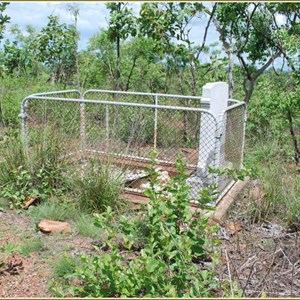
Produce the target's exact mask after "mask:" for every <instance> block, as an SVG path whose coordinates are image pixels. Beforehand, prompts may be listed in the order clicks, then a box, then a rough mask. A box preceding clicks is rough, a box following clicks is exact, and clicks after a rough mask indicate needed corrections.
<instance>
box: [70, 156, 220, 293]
mask: <svg viewBox="0 0 300 300" xmlns="http://www.w3.org/2000/svg"><path fill="white" fill-rule="evenodd" d="M177 168H178V172H179V174H180V175H179V176H178V177H175V178H173V179H172V180H171V181H170V183H169V184H168V185H166V186H165V187H164V189H163V190H157V188H155V186H156V184H157V183H158V182H157V178H158V176H159V174H158V172H157V171H155V168H154V167H153V168H151V170H150V174H151V178H152V181H151V187H150V188H149V189H148V190H147V191H146V195H147V196H149V197H150V202H149V203H148V204H147V207H146V209H145V210H143V211H142V212H141V215H140V220H139V221H138V222H137V221H136V219H133V218H130V217H129V218H126V217H123V218H122V219H121V221H120V229H121V232H122V234H121V235H119V236H117V233H116V231H115V230H114V228H113V227H112V226H111V222H112V220H113V219H114V218H115V215H116V214H115V212H113V210H112V209H111V208H110V207H107V210H106V211H105V212H103V213H101V214H96V215H95V225H96V226H98V227H100V228H101V229H103V230H104V232H105V233H106V235H107V240H106V242H105V243H104V244H103V245H102V246H101V247H100V250H101V251H105V252H106V253H104V254H102V253H99V255H94V256H88V255H84V256H83V257H82V260H81V264H80V265H78V266H77V267H76V269H75V272H74V273H73V274H68V275H67V276H65V277H64V278H65V279H66V278H68V279H69V288H70V291H71V293H72V294H73V295H74V296H80V297H208V296H212V295H214V288H216V281H215V279H214V276H215V273H214V270H213V268H214V265H215V264H216V263H217V259H216V256H215V254H214V252H213V246H214V245H215V244H216V239H215V233H216V227H214V226H211V225H209V224H208V220H209V219H208V217H207V216H206V215H203V214H200V213H199V212H196V213H194V214H192V213H191V212H190V207H189V197H188V195H189V186H187V185H186V183H185V180H186V178H187V174H186V173H185V166H184V164H183V162H182V159H179V160H178V161H177ZM215 197H216V192H215V187H210V188H208V189H204V190H203V191H202V193H201V195H200V197H199V207H200V208H202V209H203V208H210V207H209V206H208V204H209V203H210V202H213V201H215ZM141 220H142V221H143V224H144V226H143V232H144V236H143V243H142V244H141V245H140V248H138V247H137V243H138V241H139V237H138V236H137V234H136V233H137V232H138V231H139V230H137V228H138V226H139V224H140V221H141ZM205 260H212V266H213V267H212V269H211V270H206V269H204V268H203V267H202V264H201V262H203V261H205ZM70 278H73V279H74V280H75V281H76V282H77V285H74V284H73V282H72V280H70ZM78 283H79V284H78ZM66 288H67V286H65V289H66Z"/></svg>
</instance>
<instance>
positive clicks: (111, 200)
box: [74, 159, 123, 212]
mask: <svg viewBox="0 0 300 300" xmlns="http://www.w3.org/2000/svg"><path fill="white" fill-rule="evenodd" d="M121 175H122V174H121V172H120V171H118V170H116V169H115V168H114V167H113V166H112V165H111V164H110V163H109V162H107V163H106V162H105V163H104V162H103V161H100V160H99V159H95V160H92V161H91V162H90V164H89V168H88V171H87V174H86V175H85V176H84V177H83V178H77V179H76V180H75V182H74V190H75V192H76V194H77V195H78V198H79V204H80V206H81V208H82V209H84V210H86V211H97V212H103V211H105V209H106V208H107V207H108V206H111V207H114V208H116V207H118V206H119V205H120V199H119V196H120V193H121V191H122V188H123V184H122V178H121Z"/></svg>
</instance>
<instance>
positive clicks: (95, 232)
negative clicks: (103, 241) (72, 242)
mask: <svg viewBox="0 0 300 300" xmlns="http://www.w3.org/2000/svg"><path fill="white" fill-rule="evenodd" d="M93 222H94V218H93V217H92V216H89V215H87V214H81V215H80V216H79V218H78V219H77V220H76V223H75V228H76V230H77V232H78V233H79V234H81V235H82V236H86V237H91V238H93V239H96V238H99V237H100V234H101V231H100V230H99V228H98V227H96V226H95V225H94V223H93Z"/></svg>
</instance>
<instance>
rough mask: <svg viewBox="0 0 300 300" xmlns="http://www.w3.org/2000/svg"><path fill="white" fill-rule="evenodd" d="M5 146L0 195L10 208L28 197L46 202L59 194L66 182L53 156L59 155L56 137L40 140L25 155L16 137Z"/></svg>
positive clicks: (0, 175) (24, 150)
mask: <svg viewBox="0 0 300 300" xmlns="http://www.w3.org/2000/svg"><path fill="white" fill-rule="evenodd" d="M42 134H43V133H42ZM6 143H7V145H6V147H4V149H3V150H2V153H1V154H2V157H3V162H1V164H0V170H1V172H0V173H1V174H0V184H1V187H2V188H1V192H0V194H1V196H2V197H5V198H7V199H9V200H10V202H11V205H12V206H17V207H21V206H22V205H23V202H24V201H25V200H28V199H29V198H31V197H33V198H38V199H40V200H46V199H48V197H49V196H50V195H58V196H59V195H61V194H62V193H63V190H64V187H63V183H65V182H66V181H65V180H64V179H63V177H62V170H63V165H62V164H61V163H60V161H59V159H58V156H57V154H58V153H60V148H59V147H58V146H57V145H59V146H60V142H59V141H58V139H57V137H51V139H49V140H46V139H45V137H43V138H42V139H40V140H39V144H37V145H35V147H34V148H33V149H32V151H31V152H30V153H28V154H27V153H26V149H25V148H24V145H23V144H22V142H21V141H20V138H19V137H12V138H11V139H9V140H8V141H7V142H6ZM56 143H58V144H56Z"/></svg>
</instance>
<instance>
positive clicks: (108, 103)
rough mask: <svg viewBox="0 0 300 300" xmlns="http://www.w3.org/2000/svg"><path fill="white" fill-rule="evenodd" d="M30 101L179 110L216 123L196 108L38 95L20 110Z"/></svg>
mask: <svg viewBox="0 0 300 300" xmlns="http://www.w3.org/2000/svg"><path fill="white" fill-rule="evenodd" d="M30 100H47V101H57V102H59V101H61V102H75V103H83V104H84V103H90V104H104V105H111V106H128V107H142V108H157V109H167V110H180V111H192V112H204V113H207V114H210V115H211V116H212V117H213V118H214V120H215V121H216V116H215V115H214V114H213V113H212V112H210V111H209V110H207V109H203V108H197V107H184V106H166V105H156V104H143V103H130V102H116V101H103V100H86V99H76V98H60V97H44V96H43V97H40V96H38V95H30V96H28V97H26V98H25V99H24V100H23V102H22V108H25V107H26V106H27V102H28V101H30Z"/></svg>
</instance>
